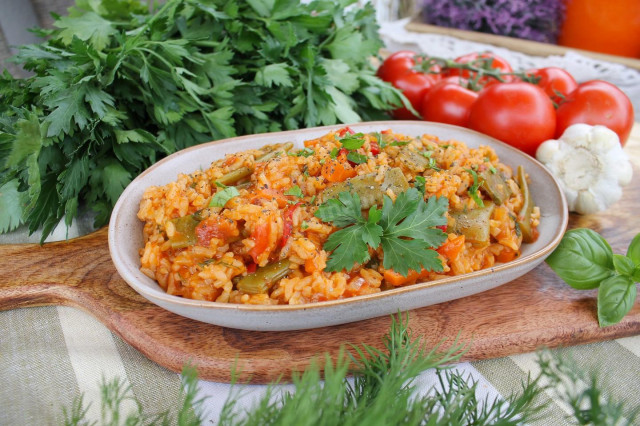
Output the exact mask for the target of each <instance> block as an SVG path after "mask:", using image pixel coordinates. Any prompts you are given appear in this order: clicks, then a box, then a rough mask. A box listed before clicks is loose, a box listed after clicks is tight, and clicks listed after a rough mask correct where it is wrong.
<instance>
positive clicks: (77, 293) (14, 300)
mask: <svg viewBox="0 0 640 426" xmlns="http://www.w3.org/2000/svg"><path fill="white" fill-rule="evenodd" d="M106 240H107V228H106V227H105V228H102V229H99V230H98V231H96V232H93V233H91V234H88V235H85V236H83V237H79V238H75V239H72V240H67V241H58V242H53V243H47V244H45V245H40V244H4V245H0V258H2V259H6V260H7V268H2V269H3V270H4V271H3V272H4V273H5V274H4V277H3V279H2V282H0V310H8V309H14V308H20V307H28V306H43V305H67V306H76V307H79V308H82V309H84V310H88V311H90V312H92V313H94V314H96V309H97V310H98V311H104V306H105V304H109V303H108V302H109V301H113V302H117V303H114V304H113V305H112V306H120V305H121V303H122V301H123V299H124V300H125V301H130V302H131V303H133V304H134V305H138V304H139V303H148V302H146V301H145V299H144V298H142V297H141V296H139V295H138V294H137V293H135V292H134V291H132V290H130V291H129V292H128V294H122V291H121V287H120V286H117V289H118V291H117V294H114V293H113V291H115V290H116V286H110V285H109V284H110V282H112V281H113V280H120V277H119V276H118V274H117V273H116V272H115V269H114V267H113V264H112V262H111V257H110V256H109V250H108V246H107V245H106V244H105V242H106ZM12 271H13V272H12ZM109 305H110V304H109ZM101 306H102V308H101ZM125 309H126V306H125ZM98 319H104V318H100V316H98Z"/></svg>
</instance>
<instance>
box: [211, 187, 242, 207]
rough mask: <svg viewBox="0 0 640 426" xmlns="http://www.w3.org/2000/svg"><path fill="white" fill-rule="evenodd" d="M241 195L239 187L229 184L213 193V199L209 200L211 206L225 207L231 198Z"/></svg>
mask: <svg viewBox="0 0 640 426" xmlns="http://www.w3.org/2000/svg"><path fill="white" fill-rule="evenodd" d="M239 195H240V192H238V188H236V187H235V186H228V187H226V188H224V189H221V190H220V191H218V192H216V193H215V194H214V195H213V197H212V198H211V201H209V207H224V206H225V205H227V202H229V200H230V199H232V198H235V197H238V196H239Z"/></svg>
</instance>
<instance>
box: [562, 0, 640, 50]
mask: <svg viewBox="0 0 640 426" xmlns="http://www.w3.org/2000/svg"><path fill="white" fill-rule="evenodd" d="M565 3H566V17H565V20H564V23H563V25H562V29H561V31H560V37H559V38H558V44H560V45H562V46H568V47H575V48H578V49H585V50H592V51H595V52H602V53H609V54H612V55H620V56H629V57H632V58H640V0H565Z"/></svg>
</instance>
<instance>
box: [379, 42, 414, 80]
mask: <svg viewBox="0 0 640 426" xmlns="http://www.w3.org/2000/svg"><path fill="white" fill-rule="evenodd" d="M415 56H416V52H412V51H411V50H401V51H399V52H395V53H393V54H391V55H389V57H388V58H387V59H385V60H384V61H383V62H382V64H381V65H380V67H379V68H378V71H377V72H376V74H377V75H378V77H380V79H381V80H384V81H391V80H392V79H393V78H396V77H398V76H400V75H403V74H405V73H407V72H409V71H411V69H412V68H413V66H414V65H415V64H416V61H415V59H414V58H415Z"/></svg>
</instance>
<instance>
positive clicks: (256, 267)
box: [247, 262, 258, 274]
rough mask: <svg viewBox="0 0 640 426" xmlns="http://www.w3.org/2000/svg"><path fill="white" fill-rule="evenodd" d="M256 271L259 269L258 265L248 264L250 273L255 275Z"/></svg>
mask: <svg viewBox="0 0 640 426" xmlns="http://www.w3.org/2000/svg"><path fill="white" fill-rule="evenodd" d="M256 269H258V265H256V264H255V263H253V262H249V263H248V264H247V272H248V273H250V274H253V273H254V272H255V271H256Z"/></svg>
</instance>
